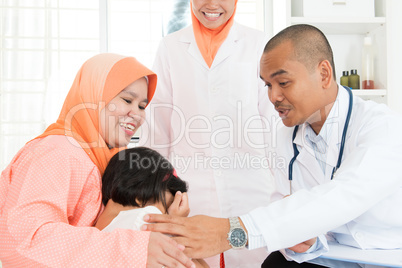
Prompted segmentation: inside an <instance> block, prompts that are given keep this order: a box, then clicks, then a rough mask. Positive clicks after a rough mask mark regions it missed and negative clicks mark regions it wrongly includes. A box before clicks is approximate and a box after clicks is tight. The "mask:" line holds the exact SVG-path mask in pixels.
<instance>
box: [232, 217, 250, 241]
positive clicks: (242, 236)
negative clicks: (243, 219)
mask: <svg viewBox="0 0 402 268" xmlns="http://www.w3.org/2000/svg"><path fill="white" fill-rule="evenodd" d="M229 223H230V230H229V233H228V241H229V245H230V246H231V247H232V248H233V249H242V248H244V247H245V246H246V244H247V233H246V231H245V230H244V229H243V227H241V225H240V221H239V218H238V217H232V218H229Z"/></svg>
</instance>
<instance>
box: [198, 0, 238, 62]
mask: <svg viewBox="0 0 402 268" xmlns="http://www.w3.org/2000/svg"><path fill="white" fill-rule="evenodd" d="M236 7H237V0H236V1H235V8H234V10H233V14H232V16H231V17H230V18H229V20H228V21H227V22H226V23H224V24H222V25H221V26H219V27H218V28H215V29H208V28H207V27H205V26H204V25H202V23H201V22H200V21H199V20H198V19H197V17H196V16H195V15H194V12H193V5H192V3H191V2H190V9H191V21H192V25H193V32H194V36H195V41H196V42H197V46H198V49H199V50H200V52H201V55H202V57H203V58H204V60H205V62H206V63H207V65H208V67H211V65H212V62H213V61H214V58H215V55H216V53H218V50H219V47H220V46H221V45H222V43H223V41H225V39H226V37H227V36H228V34H229V31H230V28H232V25H233V22H234V15H235V13H236Z"/></svg>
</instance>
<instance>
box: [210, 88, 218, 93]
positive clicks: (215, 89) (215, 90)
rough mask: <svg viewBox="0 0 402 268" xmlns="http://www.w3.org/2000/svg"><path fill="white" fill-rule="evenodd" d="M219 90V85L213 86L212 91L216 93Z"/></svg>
mask: <svg viewBox="0 0 402 268" xmlns="http://www.w3.org/2000/svg"><path fill="white" fill-rule="evenodd" d="M218 91H219V87H213V88H211V92H213V93H216V92H218Z"/></svg>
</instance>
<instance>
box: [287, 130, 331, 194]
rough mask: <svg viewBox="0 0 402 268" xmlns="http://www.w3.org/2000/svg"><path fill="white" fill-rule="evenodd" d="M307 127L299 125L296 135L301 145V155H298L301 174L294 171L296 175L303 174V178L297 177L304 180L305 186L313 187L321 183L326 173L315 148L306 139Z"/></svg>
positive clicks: (297, 161) (297, 142) (297, 141)
mask: <svg viewBox="0 0 402 268" xmlns="http://www.w3.org/2000/svg"><path fill="white" fill-rule="evenodd" d="M305 127H306V125H302V126H301V127H299V131H298V132H297V135H296V137H295V140H294V142H295V144H297V145H299V146H301V147H299V148H300V149H299V155H298V156H297V160H296V163H297V165H299V168H300V171H301V174H300V173H299V172H297V173H294V176H295V179H296V176H301V177H302V178H297V179H300V180H303V186H304V187H313V186H315V185H317V184H321V183H322V182H323V181H324V180H325V176H324V173H323V172H322V169H321V167H320V165H319V164H318V161H317V159H316V158H315V154H314V150H313V148H312V147H311V145H310V144H309V143H308V141H306V139H305Z"/></svg>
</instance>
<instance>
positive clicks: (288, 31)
mask: <svg viewBox="0 0 402 268" xmlns="http://www.w3.org/2000/svg"><path fill="white" fill-rule="evenodd" d="M287 41H290V42H291V43H292V45H293V48H294V56H295V59H297V60H298V61H299V62H302V63H303V64H305V66H306V67H307V68H308V69H309V70H313V68H314V67H316V66H317V64H319V63H320V62H322V61H323V60H328V61H329V63H330V65H331V67H332V75H333V77H334V80H336V74H335V62H334V54H333V52H332V48H331V45H330V44H329V41H328V39H327V37H326V36H325V34H324V33H323V32H322V31H321V30H320V29H318V28H317V27H314V26H312V25H308V24H296V25H292V26H289V27H287V28H285V29H283V30H282V31H280V32H279V33H277V34H276V35H275V36H274V37H272V38H271V39H270V40H269V41H268V43H267V44H266V46H265V48H264V53H268V52H270V51H271V50H273V49H274V48H276V47H277V46H279V45H281V44H283V43H285V42H287Z"/></svg>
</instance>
